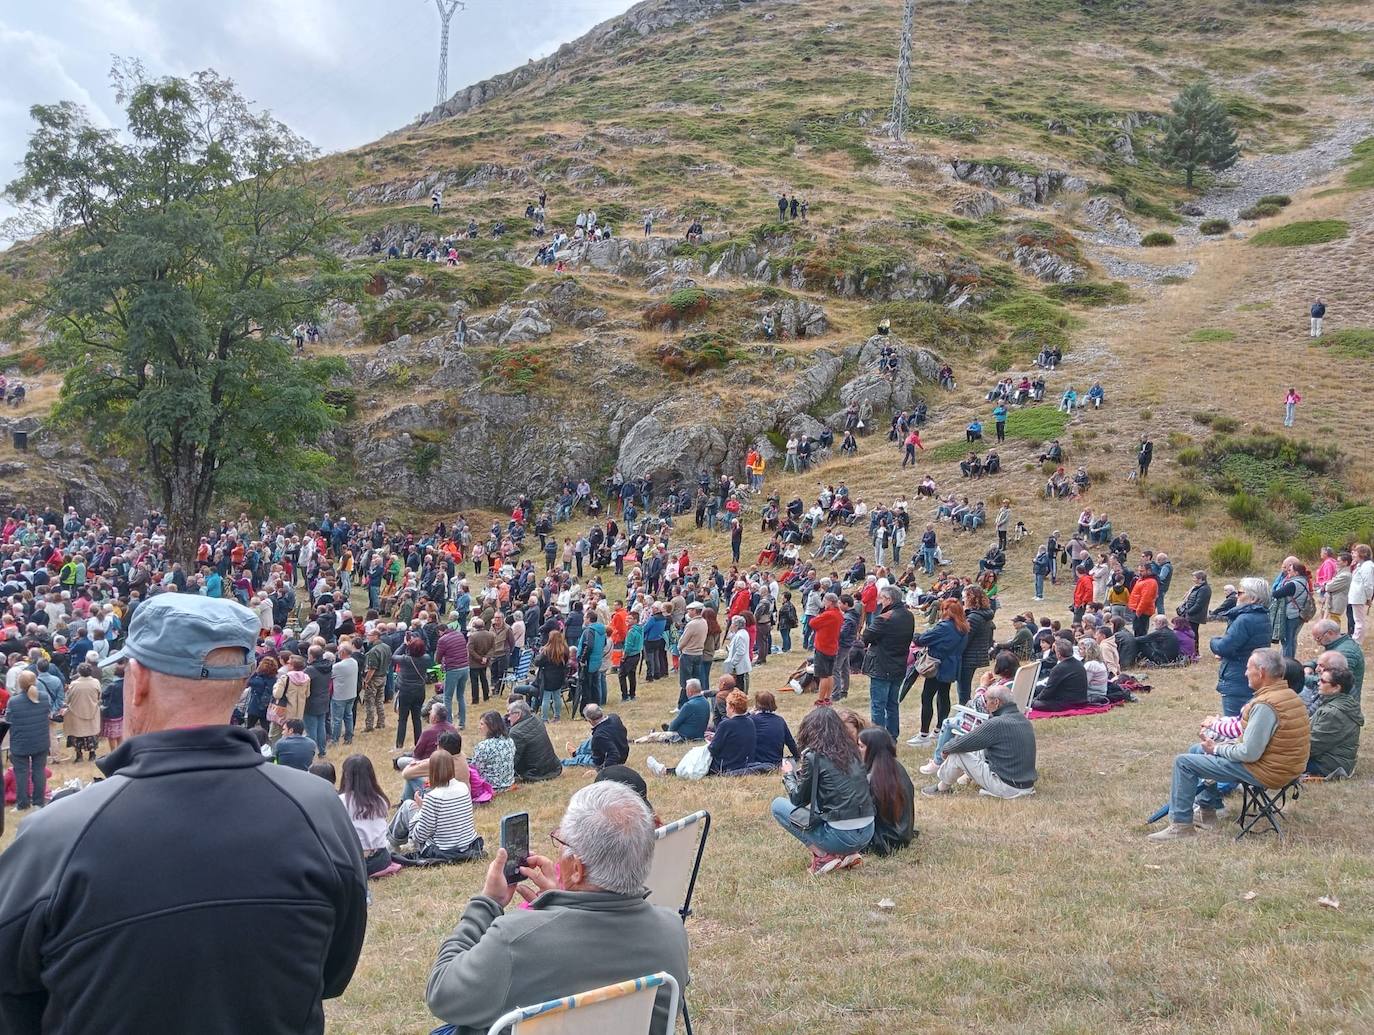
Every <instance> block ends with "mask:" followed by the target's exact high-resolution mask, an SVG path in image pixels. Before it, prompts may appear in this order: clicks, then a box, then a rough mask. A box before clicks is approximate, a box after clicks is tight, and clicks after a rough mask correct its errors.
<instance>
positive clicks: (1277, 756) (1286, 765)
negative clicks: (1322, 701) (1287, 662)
mask: <svg viewBox="0 0 1374 1035" xmlns="http://www.w3.org/2000/svg"><path fill="white" fill-rule="evenodd" d="M1245 678H1246V681H1247V682H1248V683H1249V684H1250V689H1251V690H1253V691H1254V697H1252V698H1251V699H1250V702H1249V703H1248V704H1247V705H1246V706H1245V708H1244V709H1243V710H1242V711H1241V713H1240V737H1239V739H1237V740H1236V741H1235V742H1234V743H1225V744H1219V743H1216V742H1215V741H1213V740H1212V739H1211V737H1210V735H1209V734H1208V733H1204V734H1203V738H1202V743H1201V744H1196V745H1194V746H1193V747H1192V748H1190V749H1189V751H1188V753H1187V754H1183V755H1179V756H1177V757H1176V758H1175V759H1174V781H1173V789H1172V791H1171V792H1170V796H1169V825H1168V827H1166V828H1165V829H1163V830H1161V831H1159V832H1157V833H1154V834H1151V835H1150V840H1151V841H1175V840H1177V839H1179V838H1181V837H1191V836H1192V835H1193V834H1195V833H1196V829H1195V827H1194V823H1196V824H1197V826H1200V827H1215V826H1216V822H1217V809H1218V808H1219V807H1220V805H1221V795H1220V794H1219V793H1218V792H1217V788H1216V783H1218V782H1222V783H1224V782H1231V781H1244V782H1245V783H1249V784H1253V785H1255V786H1257V787H1265V788H1268V789H1270V790H1276V789H1278V788H1280V787H1283V786H1285V785H1287V784H1288V783H1289V782H1290V781H1292V780H1294V779H1295V778H1297V777H1298V776H1299V775H1301V773H1302V772H1303V769H1304V768H1305V766H1306V765H1307V752H1308V745H1309V743H1310V737H1311V728H1310V726H1309V725H1308V720H1307V707H1306V706H1305V705H1304V704H1303V703H1302V698H1300V697H1299V696H1298V695H1297V694H1295V693H1294V692H1293V691H1292V690H1291V689H1290V688H1289V686H1288V683H1287V682H1286V681H1285V680H1284V661H1283V653H1282V652H1281V651H1278V650H1274V649H1272V648H1269V647H1265V648H1262V649H1260V650H1257V651H1255V652H1254V653H1252V654H1251V655H1250V660H1249V661H1248V662H1247V663H1246V666H1245ZM1204 781H1212V782H1204ZM1194 802H1196V803H1197V805H1198V810H1197V815H1196V817H1194V815H1193V804H1194Z"/></svg>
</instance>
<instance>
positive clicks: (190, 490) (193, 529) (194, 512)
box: [162, 460, 209, 575]
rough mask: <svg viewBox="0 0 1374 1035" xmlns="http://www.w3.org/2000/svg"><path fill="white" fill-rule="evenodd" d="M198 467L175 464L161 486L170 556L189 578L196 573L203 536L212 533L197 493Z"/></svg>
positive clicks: (182, 462)
mask: <svg viewBox="0 0 1374 1035" xmlns="http://www.w3.org/2000/svg"><path fill="white" fill-rule="evenodd" d="M199 476H200V468H199V464H197V463H196V462H194V461H193V460H192V461H180V460H179V461H176V462H173V463H172V464H171V465H170V470H169V472H168V475H167V477H166V478H165V479H164V480H163V485H162V509H163V512H164V513H165V514H166V516H167V552H168V554H169V555H170V556H171V559H172V560H174V561H180V562H181V565H182V567H183V568H184V569H185V571H186V573H187V575H191V574H193V573H194V572H195V570H196V548H197V547H198V546H199V545H200V537H201V535H202V534H203V533H204V532H206V531H207V530H208V529H209V524H208V521H209V509H208V506H205V505H203V499H204V497H203V494H202V493H200V492H198V491H196V489H197V481H198V480H199Z"/></svg>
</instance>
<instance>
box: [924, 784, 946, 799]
mask: <svg viewBox="0 0 1374 1035" xmlns="http://www.w3.org/2000/svg"><path fill="white" fill-rule="evenodd" d="M921 793H922V794H924V795H925V796H926V797H927V798H938V797H940V795H942V794H953V793H954V788H953V787H942V786H941V785H940V784H938V783H933V784H931V785H930V786H929V787H922V788H921Z"/></svg>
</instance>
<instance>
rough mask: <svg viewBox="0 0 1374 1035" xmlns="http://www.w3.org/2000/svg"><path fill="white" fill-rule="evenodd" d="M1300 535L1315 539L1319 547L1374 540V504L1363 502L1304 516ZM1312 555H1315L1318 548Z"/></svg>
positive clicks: (1304, 537)
mask: <svg viewBox="0 0 1374 1035" xmlns="http://www.w3.org/2000/svg"><path fill="white" fill-rule="evenodd" d="M1298 537H1299V538H1303V539H1304V541H1306V539H1307V538H1311V539H1315V540H1316V541H1317V542H1316V546H1317V547H1322V546H1349V545H1350V544H1352V543H1368V542H1374V506H1369V505H1368V504H1362V505H1359V506H1354V507H1345V508H1343V509H1341V510H1333V511H1331V512H1330V513H1327V514H1322V515H1319V516H1312V517H1307V518H1303V519H1302V521H1301V523H1300V525H1299V531H1298ZM1310 556H1313V557H1315V556H1316V550H1313V551H1312V553H1311V554H1310Z"/></svg>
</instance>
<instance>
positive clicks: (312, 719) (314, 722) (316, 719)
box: [301, 702, 333, 757]
mask: <svg viewBox="0 0 1374 1035" xmlns="http://www.w3.org/2000/svg"><path fill="white" fill-rule="evenodd" d="M330 708H331V709H332V708H333V702H331V703H330ZM301 721H302V722H304V723H305V735H306V736H307V737H309V738H310V739H311V740H313V741H314V742H315V749H316V750H317V751H319V753H320V757H324V748H325V744H326V743H327V740H326V738H325V726H326V725H327V724H328V722H329V715H328V713H325V714H321V715H303V716H301Z"/></svg>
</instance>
